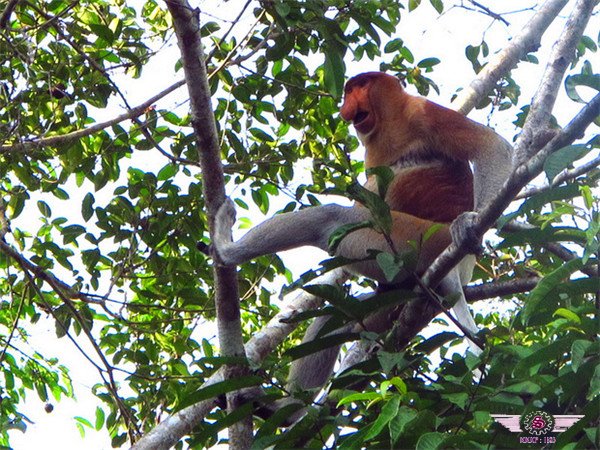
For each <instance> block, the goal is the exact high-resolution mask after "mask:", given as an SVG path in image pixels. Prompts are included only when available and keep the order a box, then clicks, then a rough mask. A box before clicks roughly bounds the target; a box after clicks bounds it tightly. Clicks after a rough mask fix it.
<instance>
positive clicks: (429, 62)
mask: <svg viewBox="0 0 600 450" xmlns="http://www.w3.org/2000/svg"><path fill="white" fill-rule="evenodd" d="M440 62H441V61H440V60H439V59H438V58H426V59H423V60H421V61H420V62H419V63H418V64H417V66H419V67H422V68H424V69H430V68H431V67H433V66H436V65H438V64H439V63H440Z"/></svg>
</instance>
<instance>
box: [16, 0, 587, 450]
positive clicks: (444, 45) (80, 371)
mask: <svg viewBox="0 0 600 450" xmlns="http://www.w3.org/2000/svg"><path fill="white" fill-rule="evenodd" d="M192 3H193V4H195V3H194V2H192ZM239 3H240V2H239V1H237V0H236V1H230V2H227V3H226V7H223V6H224V3H223V2H216V3H214V2H207V1H203V2H201V3H200V6H201V8H204V7H205V5H206V7H210V8H211V10H212V11H211V14H212V15H213V16H214V17H215V18H216V19H221V18H230V19H231V18H233V17H235V16H236V15H237V12H238V10H239V9H238V8H236V7H235V6H234V5H236V4H239ZM446 3H447V4H450V3H451V2H450V1H447V2H446ZM455 3H458V2H455ZM486 3H489V2H486ZM496 3H497V4H499V5H501V6H498V8H502V9H498V12H504V11H515V10H519V9H523V7H524V4H527V5H529V4H533V3H534V2H523V1H522V0H504V1H503V2H496ZM205 10H206V9H205ZM250 11H251V9H250ZM530 16H531V12H530V11H529V12H525V13H523V14H514V15H510V16H507V19H508V20H509V22H511V26H510V27H509V28H508V29H507V28H506V27H505V26H504V25H501V24H493V25H492V26H491V27H490V23H491V20H490V19H489V18H487V17H485V16H482V15H479V14H476V13H472V12H471V13H466V12H465V11H464V10H462V9H459V8H455V9H452V10H450V11H449V12H447V13H445V14H444V15H442V17H440V18H439V19H437V20H435V19H433V20H432V18H433V17H435V13H434V11H433V10H432V7H431V6H430V5H429V4H428V2H423V5H422V6H421V7H420V8H419V9H418V10H417V11H416V12H413V13H411V14H410V15H409V14H408V13H405V16H404V18H403V20H402V21H401V25H400V28H399V30H398V35H399V36H401V37H402V39H404V40H405V42H406V44H407V46H408V47H409V48H410V49H411V51H412V52H413V54H414V55H415V59H416V61H419V60H421V59H424V58H426V57H430V56H438V57H439V58H440V59H441V60H442V63H441V64H440V65H439V66H437V67H436V69H435V71H434V73H433V74H432V78H433V79H434V80H435V82H436V83H437V84H438V86H439V87H440V89H441V95H440V97H437V96H435V93H432V95H431V96H430V98H431V99H432V100H435V101H437V102H438V103H441V104H444V105H447V106H448V105H449V99H450V98H451V96H452V94H453V93H454V92H455V90H456V89H457V88H458V87H460V86H465V84H466V83H467V82H468V81H470V80H471V79H472V78H473V72H472V69H471V65H470V63H469V62H468V61H467V60H466V58H465V57H464V49H465V47H466V46H467V45H468V44H472V45H477V44H479V43H480V41H481V38H482V36H484V35H485V39H486V41H487V42H488V44H489V45H490V46H491V45H494V46H497V47H493V48H491V51H495V50H498V49H501V48H502V47H503V46H504V44H505V43H506V42H507V41H508V40H509V39H510V38H511V37H512V36H513V34H516V33H518V32H519V31H520V30H521V29H522V26H523V24H524V23H525V21H526V20H527V19H528V18H529V17H530ZM202 19H203V20H204V21H206V20H214V19H211V18H209V19H207V17H205V16H203V17H202ZM252 21H253V20H252V17H251V16H248V18H247V22H252ZM558 33H560V27H557V26H556V25H554V26H553V28H551V30H550V32H548V33H546V36H545V38H544V40H543V43H542V45H543V48H544V49H546V51H547V50H548V49H549V44H550V45H551V42H553V40H554V39H555V37H556V36H557V35H558ZM177 58H178V49H177V46H176V44H175V42H172V43H171V45H170V46H166V47H165V48H164V50H163V51H162V52H161V53H160V54H159V55H158V56H157V57H155V58H154V59H153V60H152V62H151V65H150V66H149V67H146V69H145V70H144V75H143V76H142V78H141V79H138V80H130V79H127V78H126V77H124V76H121V77H117V78H116V80H117V83H118V84H119V86H120V87H121V88H124V91H125V93H126V96H127V97H128V100H129V101H130V103H131V104H132V105H136V104H139V103H141V102H143V101H145V100H146V99H147V98H148V97H150V96H151V95H153V94H155V93H157V92H160V91H161V90H162V89H163V88H165V87H167V86H169V85H171V84H172V83H173V82H174V81H176V80H178V79H180V78H181V77H182V74H181V73H177V74H175V73H174V71H173V70H174V69H173V67H174V62H175V61H176V60H177ZM540 61H541V64H540V65H539V66H536V65H533V64H528V63H522V64H521V65H520V66H519V70H518V71H515V72H514V73H513V75H514V77H515V79H516V81H517V83H518V84H519V85H520V86H521V89H522V97H521V98H522V103H524V102H529V99H530V98H531V96H532V95H533V89H535V87H536V84H535V83H536V81H537V80H539V78H540V76H541V70H543V68H544V61H545V60H544V58H543V57H542V56H540ZM320 63H321V61H317V62H316V64H320ZM348 67H349V70H348V76H351V75H355V74H357V73H360V72H364V71H368V70H378V63H370V62H369V61H363V62H361V63H360V64H357V63H349V64H348ZM409 89H410V88H409ZM185 98H186V91H185V89H180V90H178V91H177V92H176V93H175V94H173V95H171V96H170V97H168V98H166V99H164V100H163V101H161V102H160V103H159V104H158V108H167V109H169V108H170V109H174V108H175V107H177V106H178V105H181V104H182V103H183V100H184V99H185ZM563 98H564V96H563ZM187 107H188V106H187V104H185V103H184V104H183V108H187ZM575 109H576V105H573V104H572V102H564V101H563V102H562V103H561V107H560V108H557V112H558V113H559V122H560V123H564V120H566V118H568V117H570V116H572V113H573V111H574V110H575ZM121 113H122V109H121V107H120V105H119V104H118V103H116V104H115V106H114V108H111V110H110V111H107V112H103V113H102V115H100V114H98V115H96V119H97V120H98V121H101V120H105V119H108V118H112V117H114V116H116V115H118V114H121ZM514 113H515V111H514V110H511V111H510V112H509V113H506V114H502V113H499V114H494V116H493V117H492V120H493V122H492V123H490V125H492V126H494V127H495V126H496V125H498V124H500V126H499V127H497V131H498V132H499V133H500V134H502V135H504V137H506V138H507V139H509V140H510V139H511V138H512V136H513V135H514V134H515V129H514V127H513V125H512V123H511V122H512V121H513V120H514ZM470 117H472V118H474V119H476V120H479V121H481V122H484V123H487V118H486V117H485V115H484V114H482V113H476V112H474V113H473V114H472V115H470ZM561 117H562V120H561ZM150 156H152V157H150ZM143 160H144V161H145V166H146V165H147V167H145V168H146V169H147V170H153V169H155V168H157V167H162V166H163V165H164V164H165V162H166V161H165V159H164V157H162V156H160V155H158V154H157V153H155V154H150V152H146V153H144V155H143ZM146 161H147V162H146ZM136 165H138V166H139V160H136ZM306 170H307V171H308V170H310V167H308V168H307V169H306ZM308 175H309V173H308V172H307V173H306V176H307V177H308ZM108 191H109V190H107V192H108ZM69 193H70V194H71V195H72V199H71V200H70V201H71V202H72V203H73V210H74V211H76V212H77V214H78V212H79V210H80V206H79V205H80V204H81V199H82V197H83V195H84V194H85V192H84V190H81V191H80V192H79V193H77V192H73V191H69ZM79 194H81V195H79ZM95 195H96V197H97V198H98V195H100V194H95ZM285 202H287V199H284V198H281V203H280V204H277V202H276V201H275V202H274V205H273V210H276V209H278V208H279V207H281V206H282V205H283V204H285ZM37 220H38V217H37V210H35V211H30V212H29V214H26V215H25V216H24V217H23V219H22V222H23V224H24V223H26V222H27V221H31V222H33V223H34V224H37V223H38V222H37ZM75 220H76V221H80V217H79V216H77V217H76V218H75ZM260 220H261V218H260V217H259V216H258V215H256V216H255V217H253V221H254V222H257V221H260ZM20 225H21V224H20ZM324 258H325V254H324V253H319V252H318V251H307V250H306V249H298V250H294V251H289V252H285V255H284V260H285V263H286V265H287V266H288V267H290V269H291V270H292V271H293V273H294V275H295V276H297V275H299V274H301V273H303V272H304V271H306V270H308V269H310V268H312V267H314V266H315V263H316V262H318V261H320V260H322V259H324ZM65 281H67V282H69V280H68V279H66V280H65ZM209 329H210V328H209ZM28 330H29V332H30V334H31V339H30V348H29V349H25V350H26V351H29V353H33V351H34V349H35V350H38V351H40V352H41V353H42V354H44V355H45V356H47V357H49V356H57V357H59V358H60V360H61V363H62V364H64V365H66V366H67V367H69V368H71V376H72V378H73V382H74V388H75V392H76V395H77V402H75V401H72V400H69V399H65V400H63V401H61V402H60V403H55V402H53V404H54V411H53V412H52V413H50V414H48V413H46V412H45V410H44V404H43V403H41V402H40V401H39V400H38V399H37V395H36V394H35V393H34V392H30V394H29V399H28V401H27V403H26V409H25V411H26V414H27V416H28V418H29V419H30V420H31V421H32V423H31V424H30V425H29V427H28V430H27V433H26V434H22V433H21V432H19V431H13V432H11V439H12V443H13V445H14V448H15V449H17V450H25V449H38V448H39V449H41V448H43V449H45V450H54V449H56V450H58V449H60V450H79V449H81V448H82V447H84V448H92V449H110V448H111V446H110V440H109V438H108V436H107V433H106V432H105V431H101V432H93V431H91V430H89V429H87V430H86V437H85V440H84V441H82V440H81V437H80V435H79V432H78V430H77V429H76V426H75V421H74V420H73V417H75V416H82V417H85V418H87V419H88V420H90V421H91V422H92V423H93V421H94V411H95V408H96V405H97V404H98V402H97V399H96V398H95V397H94V396H93V395H91V394H90V390H91V388H92V386H93V385H95V384H96V383H98V382H99V378H98V374H97V372H96V370H95V369H94V368H93V367H92V366H91V365H90V363H89V362H88V361H87V360H85V359H84V358H83V357H82V356H81V355H80V354H79V353H78V351H77V350H76V349H75V348H74V347H73V345H72V344H71V343H70V342H69V341H67V340H66V339H61V340H57V339H56V335H55V331H54V323H53V321H52V320H42V321H40V322H39V323H38V324H37V325H35V326H28ZM209 334H210V336H208V337H213V336H214V332H213V331H210V332H209ZM80 341H83V339H80Z"/></svg>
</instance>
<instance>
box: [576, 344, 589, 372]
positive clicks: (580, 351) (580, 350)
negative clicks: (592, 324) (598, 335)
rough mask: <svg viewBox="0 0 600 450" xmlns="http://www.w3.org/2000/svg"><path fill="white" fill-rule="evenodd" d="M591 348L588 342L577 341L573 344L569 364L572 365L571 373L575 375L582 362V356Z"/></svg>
mask: <svg viewBox="0 0 600 450" xmlns="http://www.w3.org/2000/svg"><path fill="white" fill-rule="evenodd" d="M591 346H592V343H591V342H590V341H584V340H577V341H575V342H573V345H572V346H571V364H572V365H573V372H575V373H577V370H578V369H579V367H581V364H582V363H583V362H584V356H585V355H586V352H587V350H588V349H589V348H590V347H591Z"/></svg>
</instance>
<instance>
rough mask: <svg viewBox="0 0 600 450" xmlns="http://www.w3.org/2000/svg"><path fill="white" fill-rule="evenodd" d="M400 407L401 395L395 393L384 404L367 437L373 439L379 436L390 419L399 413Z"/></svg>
mask: <svg viewBox="0 0 600 450" xmlns="http://www.w3.org/2000/svg"><path fill="white" fill-rule="evenodd" d="M399 407H400V396H399V395H394V396H393V397H392V398H391V399H390V400H389V401H388V402H386V403H385V405H383V407H382V408H381V412H380V413H379V415H378V416H377V418H376V419H375V422H373V424H372V425H371V428H370V429H369V432H368V433H367V435H366V436H365V439H373V438H374V437H376V436H378V435H379V434H380V433H381V432H382V431H383V429H384V428H385V426H386V425H387V424H389V423H390V421H391V420H392V419H393V418H394V417H396V414H398V409H399Z"/></svg>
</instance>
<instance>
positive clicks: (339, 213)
mask: <svg viewBox="0 0 600 450" xmlns="http://www.w3.org/2000/svg"><path fill="white" fill-rule="evenodd" d="M370 217H371V216H370V213H369V212H368V210H367V209H365V208H357V207H344V206H340V205H322V206H314V207H311V208H306V209H302V210H300V211H294V212H291V213H285V214H278V215H276V216H273V217H271V218H270V219H267V220H266V221H264V222H263V223H261V224H259V225H257V226H256V227H254V228H252V229H251V230H250V231H248V233H246V235H244V236H243V237H242V238H241V239H240V240H239V241H237V242H231V226H232V225H233V223H234V222H235V207H234V205H233V202H232V201H231V200H229V199H228V200H227V201H225V202H224V203H223V205H222V206H221V208H219V211H218V212H217V216H216V218H215V233H214V241H213V245H214V248H215V251H216V254H217V257H218V259H219V262H220V263H221V264H224V265H235V264H241V263H243V262H245V261H248V260H250V259H252V258H256V257H257V256H261V255H267V254H271V253H277V252H279V251H282V250H289V249H292V248H297V247H302V246H304V245H311V246H314V247H318V248H320V249H322V250H325V251H327V249H328V239H329V235H330V234H331V233H332V232H333V231H334V230H336V229H337V228H339V227H340V226H342V225H346V224H351V223H356V222H362V221H364V220H368V219H369V218H370Z"/></svg>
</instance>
